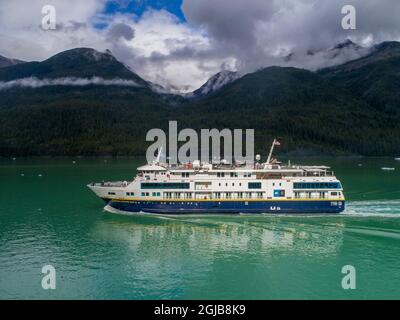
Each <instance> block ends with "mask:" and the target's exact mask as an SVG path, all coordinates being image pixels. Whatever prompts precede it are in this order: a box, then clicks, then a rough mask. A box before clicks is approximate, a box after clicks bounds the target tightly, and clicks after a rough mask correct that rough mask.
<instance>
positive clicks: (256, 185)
mask: <svg viewBox="0 0 400 320" xmlns="http://www.w3.org/2000/svg"><path fill="white" fill-rule="evenodd" d="M249 189H261V182H249Z"/></svg>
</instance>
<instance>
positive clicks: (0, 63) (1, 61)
mask: <svg viewBox="0 0 400 320" xmlns="http://www.w3.org/2000/svg"><path fill="white" fill-rule="evenodd" d="M24 62H25V61H22V60H17V59H10V58H6V57H3V56H1V55H0V68H5V67H9V66H14V65H16V64H20V63H24Z"/></svg>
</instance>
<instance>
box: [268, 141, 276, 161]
mask: <svg viewBox="0 0 400 320" xmlns="http://www.w3.org/2000/svg"><path fill="white" fill-rule="evenodd" d="M275 145H276V139H274V141H273V142H272V146H271V149H270V150H269V154H268V158H267V164H270V162H271V157H272V152H274V148H275Z"/></svg>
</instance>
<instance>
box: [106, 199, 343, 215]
mask: <svg viewBox="0 0 400 320" xmlns="http://www.w3.org/2000/svg"><path fill="white" fill-rule="evenodd" d="M104 200H105V201H106V202H107V204H108V205H110V206H111V207H113V208H115V209H117V210H121V211H127V212H144V213H160V214H193V213H204V214H224V213H225V214H233V213H276V214H279V213H280V214H290V213H329V214H332V213H340V212H342V211H343V210H344V208H345V202H344V201H254V202H251V201H249V202H240V201H223V202H213V201H199V202H168V201H167V202H166V203H161V202H156V201H132V202H129V201H112V200H111V201H110V200H106V199H104Z"/></svg>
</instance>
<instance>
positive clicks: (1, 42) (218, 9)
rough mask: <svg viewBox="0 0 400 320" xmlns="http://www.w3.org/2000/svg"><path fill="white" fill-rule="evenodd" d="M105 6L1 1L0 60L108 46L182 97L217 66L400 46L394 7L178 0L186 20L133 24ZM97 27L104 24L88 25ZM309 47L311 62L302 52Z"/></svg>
mask: <svg viewBox="0 0 400 320" xmlns="http://www.w3.org/2000/svg"><path fill="white" fill-rule="evenodd" d="M113 1H114V2H117V3H121V4H122V5H123V6H125V7H126V6H127V4H128V2H127V0H113ZM141 1H142V0H141ZM105 3H106V0H68V1H65V0H18V1H15V0H1V1H0V54H3V55H6V56H9V57H12V58H18V59H23V60H44V59H46V58H48V57H49V56H51V55H53V54H56V53H58V52H60V51H63V50H66V49H71V48H75V47H92V48H94V49H97V50H101V51H104V50H106V49H110V50H111V51H112V53H113V54H114V55H115V56H116V57H117V58H118V59H119V60H121V61H122V62H124V63H125V64H126V65H128V66H130V67H131V68H132V69H133V70H134V71H135V72H137V73H138V74H139V75H140V76H142V77H143V78H145V79H146V80H150V81H152V82H155V83H158V84H161V85H163V86H165V87H167V88H170V89H176V90H183V91H188V90H193V89H196V88H198V87H199V86H200V85H202V84H203V83H204V82H205V81H206V80H207V79H208V78H209V77H210V76H212V75H213V74H215V73H216V72H218V71H220V70H221V69H228V70H229V69H230V70H234V69H239V71H240V72H241V73H245V72H250V71H254V70H256V69H257V68H260V67H266V66H270V65H293V66H298V67H306V68H310V69H316V68H319V67H322V66H326V65H329V64H333V63H340V62H343V61H346V60H348V59H351V58H355V57H357V55H359V54H361V53H362V52H361V51H357V52H355V51H351V50H344V51H343V52H340V54H338V55H337V56H336V55H335V54H333V53H332V52H327V49H328V48H330V47H332V46H334V45H335V44H337V43H338V42H341V41H343V40H344V39H346V38H351V39H353V40H354V41H356V42H359V43H360V44H368V45H370V44H373V43H376V42H379V41H383V40H397V39H400V20H399V19H398V17H399V16H400V1H398V0H380V1H379V3H377V1H376V0H351V1H348V0H335V1H332V0H268V1H266V0H224V1H222V0H220V1H215V0H184V2H183V6H182V9H183V12H184V14H185V17H186V19H187V22H182V21H179V20H178V18H176V17H175V16H173V15H172V14H170V13H168V12H166V11H163V10H161V11H155V10H150V11H148V12H146V13H145V14H144V15H142V16H141V17H140V18H139V17H137V16H135V15H134V14H133V13H130V14H129V13H124V14H116V15H105V14H103V13H102V10H103V8H104V5H105ZM45 4H50V5H54V6H55V7H56V9H57V20H58V21H57V22H58V29H57V30H55V31H51V30H50V31H44V30H42V29H41V27H40V24H41V20H42V14H41V8H42V6H43V5H45ZM345 4H353V5H354V6H355V7H356V9H357V23H358V26H357V27H358V28H357V30H355V31H348V30H343V29H342V28H341V19H342V14H341V8H342V6H343V5H345ZM97 22H103V23H106V24H107V25H108V27H107V28H105V29H99V28H95V27H94V23H97ZM309 50H313V51H314V55H312V56H310V55H308V54H307V52H308V51H309ZM289 54H292V55H291V56H290V59H289V61H288V59H286V61H285V60H284V59H283V58H284V57H285V56H288V55H289ZM332 55H333V56H334V58H332Z"/></svg>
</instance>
